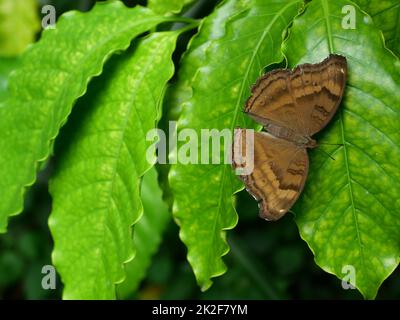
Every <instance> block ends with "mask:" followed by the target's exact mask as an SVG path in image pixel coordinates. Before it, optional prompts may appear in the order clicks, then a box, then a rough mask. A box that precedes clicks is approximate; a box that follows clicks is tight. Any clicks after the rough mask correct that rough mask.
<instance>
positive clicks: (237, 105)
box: [207, 1, 298, 274]
mask: <svg viewBox="0 0 400 320" xmlns="http://www.w3.org/2000/svg"><path fill="white" fill-rule="evenodd" d="M297 3H298V2H297V1H296V2H294V1H293V2H289V3H288V4H286V5H285V6H284V7H283V8H282V9H281V10H279V11H278V12H277V14H276V15H275V16H274V18H273V19H272V20H271V22H270V23H269V24H268V25H267V26H266V28H265V30H264V32H263V33H262V35H261V37H260V39H259V41H258V42H257V45H256V47H255V50H254V52H253V54H252V56H251V57H250V62H249V64H248V66H247V68H246V72H245V74H244V77H243V81H242V83H241V87H240V93H239V95H238V99H237V101H236V106H235V113H234V116H233V118H232V122H231V126H230V132H232V131H233V129H234V127H235V124H236V123H237V118H238V115H239V110H240V104H241V102H242V98H243V95H244V91H245V87H246V85H247V83H248V80H249V79H248V78H249V74H250V70H251V68H252V66H253V64H254V61H255V58H256V57H257V54H258V52H259V50H260V47H261V45H262V43H263V41H264V40H265V37H266V36H267V34H268V33H269V32H270V30H271V28H272V26H273V25H274V24H275V22H276V21H277V20H278V19H279V18H280V17H281V16H282V14H283V12H285V11H286V10H287V9H288V8H289V7H291V6H292V5H296V4H297ZM227 167H228V166H227V165H223V167H222V172H221V176H222V178H221V182H220V185H219V191H218V195H219V197H218V205H217V215H216V217H215V219H214V224H213V228H212V238H211V243H215V237H216V232H215V231H216V228H217V222H218V221H219V218H220V215H221V207H222V195H223V189H224V187H225V179H226V171H227ZM229 169H230V167H229ZM210 255H211V250H209V251H208V261H210V260H209V259H210ZM207 265H208V266H210V264H207ZM209 271H210V267H209ZM208 274H210V272H208Z"/></svg>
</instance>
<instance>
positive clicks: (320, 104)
mask: <svg viewBox="0 0 400 320" xmlns="http://www.w3.org/2000/svg"><path fill="white" fill-rule="evenodd" d="M346 78H347V61H346V58H345V57H343V56H340V55H335V54H331V55H329V57H328V58H326V59H325V60H324V61H322V62H321V63H317V64H302V65H299V66H298V67H296V68H295V69H294V70H288V69H278V70H274V71H271V72H269V73H267V74H265V75H264V76H262V77H261V78H260V79H259V80H258V81H257V83H256V84H255V85H254V87H253V88H252V95H251V96H250V98H249V99H248V101H247V103H246V106H245V108H244V112H245V113H246V114H248V115H249V116H250V117H251V118H253V119H254V120H255V121H257V122H259V123H260V124H262V125H263V127H264V129H265V131H263V132H255V133H254V141H253V142H254V150H251V151H253V152H252V159H253V162H254V166H253V167H254V169H253V171H252V172H250V173H249V174H246V175H240V176H239V177H240V179H241V180H242V181H243V182H244V184H245V186H246V189H247V191H248V192H249V193H250V194H251V195H252V196H253V197H254V198H255V199H256V200H257V202H258V204H259V208H260V216H261V217H262V218H264V219H266V220H278V219H280V218H281V217H282V216H283V215H285V213H286V212H287V211H288V210H289V209H290V208H291V207H292V205H293V204H294V203H295V202H296V200H297V199H298V197H299V195H300V194H301V192H302V190H303V188H304V184H305V181H306V178H307V175H308V167H309V161H308V155H307V151H306V149H309V148H310V149H312V148H315V147H317V142H316V141H315V140H314V139H312V138H311V137H312V136H313V135H314V134H315V133H317V132H319V131H320V130H322V128H324V127H325V126H326V125H327V124H328V123H329V122H330V120H331V119H332V117H333V116H334V114H335V113H336V110H337V109H338V107H339V104H340V102H341V99H342V96H343V93H344V88H345V84H346ZM246 139H247V134H246V129H238V130H236V132H235V135H234V143H233V152H232V155H233V162H232V165H233V167H234V168H235V169H236V168H240V167H243V164H246V162H248V161H250V158H248V157H247V155H244V156H242V154H243V150H244V149H245V148H246V145H247V144H246ZM246 152H247V151H246ZM246 152H245V153H246ZM238 158H239V160H240V161H238Z"/></svg>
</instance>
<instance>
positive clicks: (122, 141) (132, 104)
mask: <svg viewBox="0 0 400 320" xmlns="http://www.w3.org/2000/svg"><path fill="white" fill-rule="evenodd" d="M161 43H162V42H161V41H159V42H158V45H157V49H158V48H159V47H160V46H161ZM157 49H156V51H158V50H157ZM151 57H152V56H151V55H150V54H149V55H148V56H147V59H146V60H147V61H146V64H145V65H144V67H143V68H142V69H141V72H142V75H141V77H139V78H136V79H135V82H134V85H132V88H137V87H138V84H139V83H141V82H142V81H143V80H144V78H145V76H146V74H147V71H148V70H149V69H150V66H151V65H152V64H151V62H152V59H151ZM137 94H138V90H136V89H134V90H132V95H131V99H128V100H127V101H128V102H129V104H130V107H129V110H128V113H127V115H126V117H125V119H124V121H123V123H122V128H121V139H120V143H119V146H118V150H117V155H116V157H115V161H114V168H113V172H112V178H111V179H110V183H111V186H110V188H109V194H108V198H109V201H108V206H107V210H106V211H107V215H108V216H109V215H110V214H111V209H110V208H111V207H112V203H113V202H115V200H114V193H115V190H114V189H115V181H116V177H117V173H118V170H117V168H118V164H119V161H120V157H121V152H122V147H123V145H124V144H125V145H126V142H125V132H126V130H127V128H128V123H129V120H130V117H131V114H132V112H133V110H135V111H136V113H137V115H138V117H140V116H139V112H138V110H137V107H136V102H135V97H136V96H137ZM139 123H140V127H141V129H142V132H143V133H144V130H143V125H142V121H140V122H139ZM126 148H127V149H128V154H129V156H130V157H132V154H131V153H130V150H129V148H128V146H127V145H126ZM132 163H133V164H134V162H132ZM135 171H136V175H137V177H138V176H139V172H138V171H137V167H136V166H135ZM115 207H116V208H117V206H116V205H115ZM117 210H118V209H117ZM118 211H119V210H118ZM105 226H106V227H108V224H107V223H105ZM129 228H131V225H129ZM105 230H106V228H104V229H103V236H102V244H101V247H102V248H103V250H101V253H102V256H103V259H104V251H105V250H104V247H105V246H104V241H105ZM104 265H106V264H104Z"/></svg>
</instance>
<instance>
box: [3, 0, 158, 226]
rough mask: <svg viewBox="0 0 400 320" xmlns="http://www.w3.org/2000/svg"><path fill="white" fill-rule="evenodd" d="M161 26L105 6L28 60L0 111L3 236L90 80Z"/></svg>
mask: <svg viewBox="0 0 400 320" xmlns="http://www.w3.org/2000/svg"><path fill="white" fill-rule="evenodd" d="M162 21H163V18H160V17H157V16H155V15H154V14H153V13H151V12H150V11H149V10H148V9H145V8H141V7H135V8H133V9H129V8H127V7H125V6H124V5H123V4H122V3H121V2H119V1H116V2H110V3H101V4H98V5H97V6H96V7H95V8H94V9H93V10H92V11H91V12H89V13H86V14H83V13H78V12H69V13H67V14H65V15H64V16H63V17H61V19H60V21H59V23H58V24H57V28H56V29H54V30H51V29H49V30H46V31H45V32H44V33H43V35H42V39H41V41H40V42H38V43H37V44H35V45H33V46H32V47H31V48H30V50H28V51H27V52H26V53H25V54H24V55H23V57H22V62H21V67H20V68H19V69H18V70H17V71H16V72H15V73H13V75H12V76H11V78H10V82H9V88H10V90H9V92H10V95H9V96H10V97H9V99H8V100H7V101H6V102H5V103H4V104H3V107H2V108H0V128H1V130H2V135H1V137H0V149H1V150H2V157H0V176H1V177H2V178H1V179H0V192H1V194H2V201H1V202H0V232H5V230H6V225H7V217H8V216H10V215H15V214H18V213H19V212H20V211H21V210H22V205H23V192H24V188H25V187H26V186H30V185H32V184H33V183H34V181H35V179H36V168H37V163H38V162H40V161H44V160H45V159H46V158H47V157H48V156H49V152H50V150H49V149H50V148H49V147H50V145H51V141H52V140H53V139H55V137H56V136H57V134H58V131H59V129H60V127H61V125H62V124H63V123H64V122H65V121H66V120H67V117H68V115H69V114H70V112H71V108H72V106H73V104H74V102H75V100H76V99H77V98H78V97H80V96H82V95H83V94H84V92H85V90H86V86H87V83H88V82H89V80H90V79H91V78H92V77H93V76H96V75H99V74H100V73H101V72H102V67H103V64H104V62H105V60H106V59H107V58H108V57H109V56H110V55H111V54H112V53H113V52H115V51H117V50H123V49H126V48H127V47H128V46H129V44H130V42H131V40H132V39H133V38H135V37H136V36H137V35H139V34H141V33H143V32H145V31H146V30H148V29H150V28H152V27H154V26H156V25H157V24H158V23H160V22H162Z"/></svg>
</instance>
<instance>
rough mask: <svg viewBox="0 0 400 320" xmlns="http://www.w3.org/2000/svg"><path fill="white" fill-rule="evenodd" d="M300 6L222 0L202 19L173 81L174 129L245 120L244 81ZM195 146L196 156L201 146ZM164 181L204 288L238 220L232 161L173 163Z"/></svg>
mask: <svg viewBox="0 0 400 320" xmlns="http://www.w3.org/2000/svg"><path fill="white" fill-rule="evenodd" d="M301 5H302V3H301V1H289V2H288V1H264V0H262V1H261V0H260V1H226V2H225V3H224V5H222V6H220V7H219V8H218V9H217V10H216V11H215V12H214V13H213V14H212V15H211V16H209V17H207V18H206V19H205V20H204V22H203V24H202V26H201V28H200V32H199V34H198V35H197V36H196V38H195V39H194V40H193V41H192V43H191V44H190V46H189V49H188V52H187V53H186V55H185V58H184V59H183V61H182V64H181V71H180V74H179V83H178V85H177V88H176V90H179V91H180V92H181V94H182V95H183V97H184V98H182V100H183V103H182V105H181V108H182V113H181V116H180V118H179V122H178V130H179V131H182V130H183V129H184V128H193V129H195V130H196V131H197V132H198V134H199V136H200V131H201V129H207V128H209V129H220V130H223V129H225V128H228V129H229V130H230V132H232V130H233V129H234V128H235V127H236V126H241V127H249V125H250V121H249V119H248V118H246V117H245V116H244V114H243V113H242V112H241V110H242V108H243V104H244V101H245V100H246V99H247V97H248V95H249V92H250V86H251V85H252V84H253V83H254V82H255V80H256V79H257V78H258V77H259V76H260V74H261V73H262V71H263V68H264V67H266V66H267V65H270V64H272V63H277V62H280V61H281V60H282V59H283V55H282V52H281V50H280V45H281V41H282V30H285V28H286V27H287V26H288V25H289V22H290V21H291V20H292V19H293V17H294V16H295V15H296V14H297V13H298V11H299V8H300V7H301ZM260 17H265V19H261V18H260ZM229 66H231V67H229ZM210 90H211V92H210ZM182 144H183V143H181V145H182ZM181 145H178V148H179V147H180V146H181ZM228 148H230V146H228ZM198 150H199V152H198V154H199V155H200V154H201V152H200V146H199V147H198ZM209 159H210V163H211V156H210V158H209ZM197 161H198V162H200V159H197ZM221 161H222V160H221ZM170 184H171V187H172V191H173V194H174V198H175V202H174V207H173V211H174V216H175V218H176V220H177V222H178V224H179V225H180V227H181V229H180V237H181V239H182V241H183V242H184V243H185V244H186V245H187V247H188V260H189V262H190V264H191V265H192V268H193V270H194V273H195V275H196V278H197V281H198V283H199V285H200V286H201V288H202V289H203V290H205V289H207V288H208V287H210V285H211V283H212V282H211V280H210V279H211V278H212V277H215V276H218V275H221V274H223V273H224V272H225V266H224V264H223V262H222V261H221V256H223V255H225V254H226V253H227V252H228V250H229V249H228V246H227V244H226V241H225V230H228V229H232V228H233V227H234V226H235V225H236V223H237V215H236V212H235V210H234V208H233V199H232V194H233V193H235V192H237V191H238V190H240V189H242V188H243V187H242V186H241V184H240V183H239V180H238V179H237V178H236V177H235V175H234V173H233V171H232V169H231V167H230V165H224V164H219V165H212V164H210V165H205V164H202V165H198V164H177V165H173V166H172V168H171V172H170ZM192 186H196V187H195V188H193V187H192Z"/></svg>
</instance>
